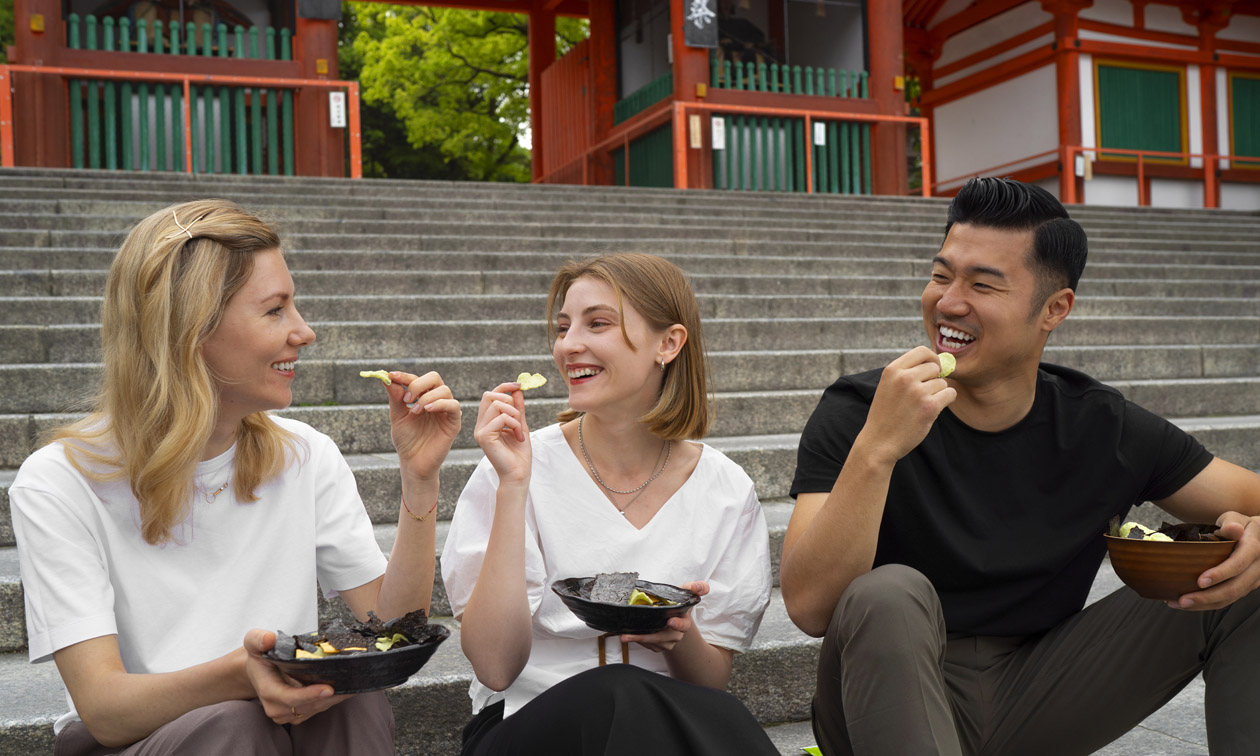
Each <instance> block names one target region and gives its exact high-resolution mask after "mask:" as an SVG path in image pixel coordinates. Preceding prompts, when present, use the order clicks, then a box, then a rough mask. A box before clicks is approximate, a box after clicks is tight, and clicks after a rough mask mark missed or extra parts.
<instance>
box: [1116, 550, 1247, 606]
mask: <svg viewBox="0 0 1260 756" xmlns="http://www.w3.org/2000/svg"><path fill="white" fill-rule="evenodd" d="M1103 537H1104V538H1106V539H1107V554H1108V555H1109V556H1110V557H1111V566H1112V567H1113V568H1114V569H1115V571H1116V575H1117V576H1118V577H1119V578H1120V579H1121V580H1122V581H1124V584H1125V585H1127V586H1129V587H1130V588H1132V589H1133V590H1135V591H1137V594H1138V595H1139V596H1141V597H1143V598H1149V599H1160V600H1162V601H1172V600H1175V599H1177V598H1180V597H1181V596H1183V595H1185V594H1187V593H1194V592H1195V591H1198V590H1200V589H1199V582H1198V581H1199V576H1200V575H1202V574H1203V573H1204V572H1205V571H1206V570H1209V569H1211V568H1213V567H1215V566H1216V565H1218V564H1220V563H1221V562H1223V561H1225V558H1226V557H1228V556H1229V555H1230V553H1231V552H1232V551H1233V550H1234V546H1235V544H1236V543H1237V542H1236V541H1142V540H1138V539H1136V538H1117V537H1115V536H1110V535H1104V536H1103Z"/></svg>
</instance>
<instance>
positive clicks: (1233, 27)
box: [1147, 5, 1260, 42]
mask: <svg viewBox="0 0 1260 756" xmlns="http://www.w3.org/2000/svg"><path fill="white" fill-rule="evenodd" d="M1150 7H1151V6H1149V5H1148V6H1147V8H1148V10H1147V12H1148V13H1149V12H1150V10H1149V8H1150ZM1216 36H1217V38H1218V39H1240V40H1242V41H1244V42H1260V16H1233V17H1231V18H1230V19H1229V26H1226V27H1225V28H1224V29H1221V30H1220V31H1219V32H1217V34H1216Z"/></svg>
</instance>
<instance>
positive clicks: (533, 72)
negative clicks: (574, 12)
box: [529, 0, 556, 181]
mask: <svg viewBox="0 0 1260 756" xmlns="http://www.w3.org/2000/svg"><path fill="white" fill-rule="evenodd" d="M555 61H556V12H555V11H553V10H547V9H546V8H544V7H543V6H542V4H541V3H540V2H538V1H537V0H536V1H535V3H534V7H533V8H531V9H530V11H529V132H530V138H531V140H532V142H533V145H532V147H531V148H530V155H531V158H530V159H531V163H532V166H533V177H534V180H535V181H537V180H539V179H540V178H542V176H543V130H544V129H546V128H547V124H546V123H545V122H544V120H543V104H542V102H543V96H544V94H545V93H544V92H543V91H542V72H543V71H545V70H547V66H550V65H551V64H552V63H554V62H555Z"/></svg>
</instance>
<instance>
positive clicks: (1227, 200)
mask: <svg viewBox="0 0 1260 756" xmlns="http://www.w3.org/2000/svg"><path fill="white" fill-rule="evenodd" d="M1221 208H1222V209H1225V210H1260V184H1232V183H1222V184H1221Z"/></svg>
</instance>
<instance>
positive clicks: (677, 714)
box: [461, 664, 779, 756]
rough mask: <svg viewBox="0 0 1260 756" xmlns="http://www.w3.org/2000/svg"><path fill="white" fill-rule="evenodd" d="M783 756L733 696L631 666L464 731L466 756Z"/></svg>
mask: <svg viewBox="0 0 1260 756" xmlns="http://www.w3.org/2000/svg"><path fill="white" fill-rule="evenodd" d="M645 753H650V754H653V756H731V755H732V754H740V755H741V756H743V755H744V754H748V755H749V756H760V755H762V754H764V756H779V751H778V749H777V748H775V747H774V744H773V743H771V742H770V738H769V737H767V736H766V733H765V731H764V730H763V729H762V728H761V725H759V724H758V723H757V720H756V719H754V718H753V715H752V714H751V713H750V712H749V711H748V709H746V708H744V705H743V704H742V703H740V702H739V699H737V698H735V697H734V696H732V695H731V694H729V693H727V692H725V691H721V690H714V689H713V688H706V687H704V686H701V685H693V684H691V683H686V682H682V681H680V680H675V679H673V678H672V677H667V676H665V675H660V674H657V673H655V672H649V671H647V670H645V669H642V668H640V667H636V666H634V665H631V664H612V665H608V666H605V667H596V668H595V669H591V670H587V671H586V672H583V673H581V674H578V675H574V676H573V677H570V678H569V679H567V680H565V681H564V682H561V683H559V684H557V685H555V686H553V687H552V688H550V689H549V690H547V691H545V692H544V693H542V694H541V695H539V696H538V697H537V698H535V699H534V700H532V701H530V702H529V703H528V704H526V705H525V706H524V707H522V708H521V710H520V711H518V712H516V713H515V714H513V715H512V716H510V717H508V718H507V719H504V718H503V702H502V701H500V702H499V703H496V704H493V705H491V706H487V707H485V708H484V709H482V710H481V711H480V712H479V713H478V714H477V716H475V717H473V718H472V720H471V721H469V723H468V724H467V726H465V727H464V747H463V750H462V751H461V756H509V755H510V756H532V755H533V754H547V756H642V754H645Z"/></svg>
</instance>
